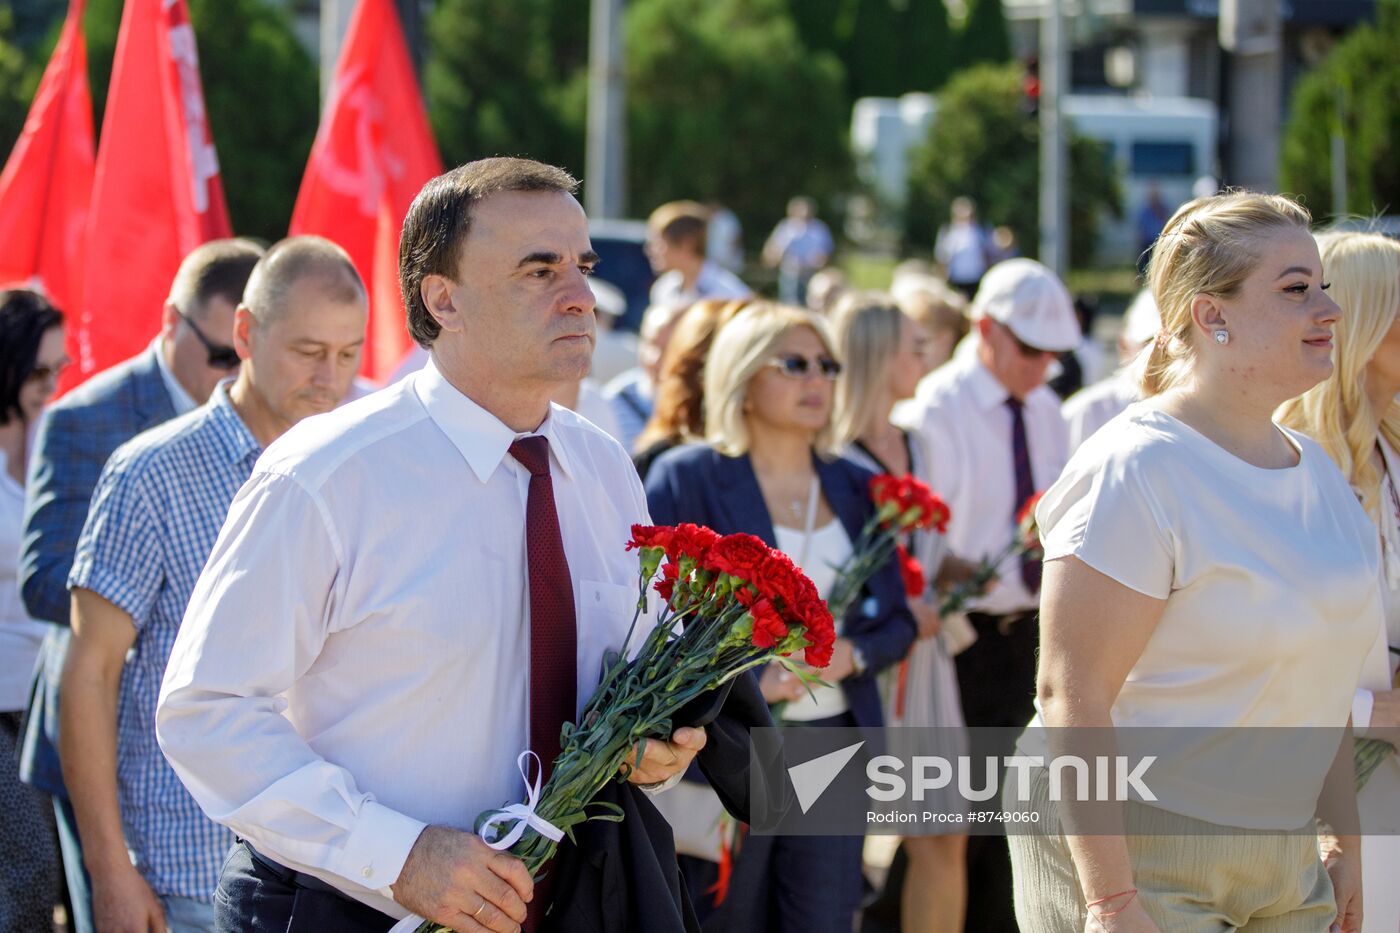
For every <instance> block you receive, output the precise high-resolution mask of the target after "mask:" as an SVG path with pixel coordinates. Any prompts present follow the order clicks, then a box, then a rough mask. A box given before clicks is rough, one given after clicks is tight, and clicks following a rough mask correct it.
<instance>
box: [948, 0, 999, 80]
mask: <svg viewBox="0 0 1400 933" xmlns="http://www.w3.org/2000/svg"><path fill="white" fill-rule="evenodd" d="M953 60H954V62H955V64H956V66H957V70H959V71H961V70H962V69H964V68H968V67H970V66H972V65H976V64H979V63H981V62H993V63H996V62H1006V61H1010V60H1011V35H1010V33H1009V32H1008V30H1007V28H1006V11H1005V10H1003V9H1002V6H1001V0H968V4H967V18H966V19H964V20H963V24H962V28H961V29H960V30H958V37H957V41H956V42H955V43H954V46H953Z"/></svg>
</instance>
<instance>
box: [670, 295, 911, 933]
mask: <svg viewBox="0 0 1400 933" xmlns="http://www.w3.org/2000/svg"><path fill="white" fill-rule="evenodd" d="M840 372H841V366H840V364H839V363H838V362H837V360H836V357H835V355H834V354H833V352H832V345H831V339H830V337H829V336H828V334H827V330H826V325H825V324H824V322H823V321H822V320H821V319H820V318H818V317H816V316H815V315H813V314H812V313H810V312H808V311H805V310H802V309H799V308H794V307H789V306H785V305H775V304H757V305H754V306H752V307H750V308H747V309H745V310H744V311H742V312H741V313H740V314H739V315H738V316H737V317H735V318H734V319H733V320H732V321H730V322H729V323H728V324H726V325H725V326H724V328H723V329H722V330H721V331H720V333H719V336H718V337H716V338H715V342H714V344H713V346H712V347H711V348H710V355H709V360H708V362H707V364H706V369H705V406H706V410H705V440H706V443H705V444H696V445H690V446H687V447H682V448H679V449H677V450H673V451H671V452H669V453H667V454H665V455H663V456H662V457H661V458H660V459H659V460H657V461H656V464H655V465H654V466H653V467H652V469H651V472H650V473H649V474H648V476H647V482H646V489H647V501H648V505H649V506H650V510H651V517H652V520H653V521H656V522H658V523H662V524H673V523H676V522H694V523H696V524H700V525H708V526H709V527H711V528H713V529H714V530H715V531H717V532H720V533H721V534H729V533H733V532H746V533H748V534H752V535H755V536H757V537H759V538H761V539H763V540H764V542H766V543H767V544H768V545H769V546H770V547H777V548H778V549H780V550H782V551H783V552H784V553H786V554H787V555H788V556H789V557H790V558H792V560H793V561H794V562H795V563H796V564H797V565H798V566H799V567H801V568H802V569H803V570H804V571H805V572H806V573H807V575H808V576H809V577H811V579H812V582H813V583H814V584H816V586H817V589H818V591H819V592H821V593H822V594H823V596H825V594H826V592H827V591H828V590H829V588H830V587H831V584H832V582H833V578H834V576H835V568H836V567H838V566H840V565H841V563H842V562H843V561H845V560H846V558H847V557H849V556H850V554H851V550H852V542H854V541H855V540H856V539H857V537H858V536H859V534H860V530H861V527H862V526H863V525H864V524H865V521H866V519H868V518H869V517H870V515H871V513H872V511H873V505H872V504H871V501H870V495H869V491H868V483H869V479H870V476H871V474H870V473H868V472H867V471H865V470H863V469H861V468H860V467H857V466H856V465H855V464H853V463H851V462H849V461H847V460H842V459H839V458H836V457H833V456H832V455H831V452H830V451H831V446H830V445H831V430H832V427H831V415H832V397H833V387H834V383H835V379H836V377H837V376H838V375H839V374H840ZM837 626H838V627H837V633H838V635H839V637H838V639H837V641H836V648H835V653H834V656H833V658H832V661H831V665H830V666H829V667H827V668H826V669H825V670H823V671H822V672H821V676H822V680H823V681H825V682H826V683H827V684H829V685H830V686H828V687H824V688H817V689H816V690H815V691H813V694H812V695H809V694H808V693H807V691H806V690H804V689H803V688H802V687H801V685H800V683H799V682H797V681H796V680H795V679H792V678H791V676H790V675H786V676H787V677H788V678H789V679H788V680H787V681H786V686H787V687H788V690H787V700H788V702H787V703H786V705H785V707H784V708H783V710H782V718H783V719H784V721H787V722H801V723H804V724H808V725H812V726H861V727H878V726H880V725H882V724H883V722H884V716H883V714H882V712H881V706H880V696H879V691H878V688H877V687H876V683H875V675H876V674H877V673H879V672H880V671H881V670H882V669H884V668H886V667H889V666H890V665H892V664H895V663H896V662H898V661H899V660H900V659H901V658H903V657H904V654H905V652H906V651H907V650H908V648H909V645H910V644H911V643H912V642H913V640H914V633H915V624H914V617H913V616H912V615H911V613H910V611H909V607H908V605H907V604H906V603H905V598H904V588H903V584H902V582H901V579H900V575H899V571H898V568H897V567H896V566H895V565H894V564H893V563H891V564H889V565H888V566H886V567H884V568H883V569H882V570H881V571H880V572H878V573H877V574H876V575H875V576H874V577H872V578H871V580H870V582H869V583H868V584H867V587H866V592H865V594H864V598H859V599H857V600H856V603H855V608H854V609H853V610H852V611H851V612H850V613H849V614H848V615H847V616H846V617H845V618H844V619H839V620H837ZM766 676H767V677H768V678H769V689H768V690H766V691H765V693H766V694H768V695H769V696H770V697H771V696H773V695H774V693H775V691H774V690H773V681H774V680H775V679H776V680H778V681H779V682H782V680H783V678H782V677H781V676H777V675H774V674H772V673H770V674H767V675H766ZM862 844H863V840H862V839H861V838H860V837H854V836H838V837H816V836H805V837H791V836H766V837H765V836H749V837H748V838H746V839H745V840H744V841H743V846H742V848H741V849H740V851H739V855H738V859H737V861H736V863H735V867H734V875H733V878H732V879H731V881H730V885H729V891H730V893H729V896H728V898H727V899H726V900H725V902H724V904H723V905H722V906H721V907H720V910H721V911H722V912H723V916H722V917H711V918H710V920H709V921H708V922H707V926H712V927H713V928H715V929H724V930H726V931H753V933H759V931H773V933H822V931H831V933H850V930H851V927H852V923H853V920H854V917H855V913H856V911H857V909H858V908H859V907H860V901H861V894H862V878H861V851H862ZM700 906H702V907H704V906H706V905H705V904H703V903H702V904H701V905H700Z"/></svg>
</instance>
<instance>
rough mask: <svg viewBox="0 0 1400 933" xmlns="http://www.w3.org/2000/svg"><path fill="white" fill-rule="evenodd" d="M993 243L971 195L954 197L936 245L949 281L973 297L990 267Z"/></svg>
mask: <svg viewBox="0 0 1400 933" xmlns="http://www.w3.org/2000/svg"><path fill="white" fill-rule="evenodd" d="M991 247H992V242H991V236H990V235H989V234H988V233H987V230H986V228H985V227H983V226H982V225H981V224H980V223H978V221H977V205H975V204H973V203H972V199H971V198H954V199H953V207H952V218H951V220H950V221H949V223H946V224H944V225H943V226H942V227H940V228H939V229H938V241H937V242H936V243H935V244H934V247H933V255H934V257H935V258H936V259H937V260H938V263H939V265H941V266H942V267H943V269H944V272H945V274H946V275H947V278H948V284H949V285H951V286H953V288H955V289H957V290H958V291H960V292H962V293H963V294H964V295H966V296H967V297H968V298H969V299H970V298H972V297H973V295H975V294H976V293H977V283H978V282H980V281H982V275H983V274H984V273H985V272H986V271H987V259H988V256H989V255H990V253H991Z"/></svg>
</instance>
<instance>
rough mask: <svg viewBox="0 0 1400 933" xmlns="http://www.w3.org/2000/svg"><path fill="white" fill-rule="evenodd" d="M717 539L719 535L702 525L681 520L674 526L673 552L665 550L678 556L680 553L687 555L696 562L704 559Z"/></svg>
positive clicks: (673, 555)
mask: <svg viewBox="0 0 1400 933" xmlns="http://www.w3.org/2000/svg"><path fill="white" fill-rule="evenodd" d="M718 541H719V535H718V534H717V533H715V532H714V531H712V530H711V529H709V528H706V527H705V526H703V525H692V524H691V523H690V522H682V523H681V524H679V525H677V526H676V534H675V537H674V538H673V539H672V546H673V547H674V548H675V552H674V553H673V552H671V551H667V553H668V554H671V556H672V557H673V558H674V557H678V556H679V555H681V554H686V555H689V556H690V557H692V558H694V559H695V560H696V561H698V562H703V561H704V560H705V555H706V554H708V553H709V552H710V548H712V547H714V546H715V544H716V543H717V542H718Z"/></svg>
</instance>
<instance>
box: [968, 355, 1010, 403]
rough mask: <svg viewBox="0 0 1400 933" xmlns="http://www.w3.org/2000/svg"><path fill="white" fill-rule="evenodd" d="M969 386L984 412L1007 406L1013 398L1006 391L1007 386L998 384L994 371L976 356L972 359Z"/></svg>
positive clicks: (969, 370)
mask: <svg viewBox="0 0 1400 933" xmlns="http://www.w3.org/2000/svg"><path fill="white" fill-rule="evenodd" d="M967 384H968V387H969V388H970V389H971V390H972V397H973V400H974V401H976V402H977V405H978V407H979V408H981V409H982V410H983V411H991V410H992V409H993V408H996V407H997V406H998V405H1005V404H1006V400H1007V399H1008V398H1010V397H1011V393H1010V392H1008V391H1006V386H1004V385H1002V384H1001V383H1000V382H998V381H997V377H996V376H993V375H992V371H991V370H990V369H988V368H987V367H986V366H984V365H983V364H982V361H981V360H979V359H978V358H977V357H976V356H974V357H972V363H971V366H970V367H969V369H968V376H967Z"/></svg>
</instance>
